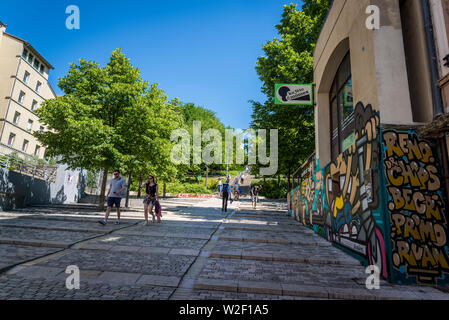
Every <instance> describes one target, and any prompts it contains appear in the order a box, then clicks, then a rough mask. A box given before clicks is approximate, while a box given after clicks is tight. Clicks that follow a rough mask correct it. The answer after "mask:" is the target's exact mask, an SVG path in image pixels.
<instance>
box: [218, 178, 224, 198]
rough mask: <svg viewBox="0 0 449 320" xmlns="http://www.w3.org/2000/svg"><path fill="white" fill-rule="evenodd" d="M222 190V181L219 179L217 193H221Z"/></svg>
mask: <svg viewBox="0 0 449 320" xmlns="http://www.w3.org/2000/svg"><path fill="white" fill-rule="evenodd" d="M222 190H223V182H221V179H220V180H218V194H220V195H221V191H222Z"/></svg>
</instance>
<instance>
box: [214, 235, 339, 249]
mask: <svg viewBox="0 0 449 320" xmlns="http://www.w3.org/2000/svg"><path fill="white" fill-rule="evenodd" d="M218 240H224V241H238V242H255V243H277V244H294V245H301V246H317V247H332V244H330V243H329V244H327V243H316V242H301V241H290V240H266V239H249V238H237V237H219V238H218Z"/></svg>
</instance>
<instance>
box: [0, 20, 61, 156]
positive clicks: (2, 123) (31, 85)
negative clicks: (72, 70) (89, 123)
mask: <svg viewBox="0 0 449 320" xmlns="http://www.w3.org/2000/svg"><path fill="white" fill-rule="evenodd" d="M51 69H53V67H52V66H51V64H50V63H49V62H48V61H47V60H45V58H44V57H42V56H41V55H40V54H39V52H37V51H36V49H34V48H33V47H32V46H31V45H30V44H29V43H28V42H26V41H25V40H22V39H20V38H18V37H16V36H13V35H11V34H9V33H6V25H5V24H4V23H2V22H0V84H1V85H0V154H10V153H11V152H14V151H15V152H17V153H18V154H19V155H20V156H22V157H27V156H29V157H33V156H37V157H39V158H41V159H42V158H44V156H45V148H44V147H43V146H41V145H40V144H39V142H38V140H37V139H36V138H35V137H34V136H33V132H35V131H39V130H44V126H43V125H42V124H40V123H39V119H38V117H37V116H36V114H35V113H34V111H35V110H37V109H38V108H40V106H41V104H42V102H43V101H45V100H47V99H53V98H55V97H56V95H55V93H54V91H53V89H52V88H51V86H50V83H49V82H48V77H49V72H50V70H51Z"/></svg>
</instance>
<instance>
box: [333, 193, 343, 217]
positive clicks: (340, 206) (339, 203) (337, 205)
mask: <svg viewBox="0 0 449 320" xmlns="http://www.w3.org/2000/svg"><path fill="white" fill-rule="evenodd" d="M344 204H345V202H344V201H343V196H339V197H337V198H336V199H335V205H334V218H336V217H337V213H338V210H341V209H343V206H344Z"/></svg>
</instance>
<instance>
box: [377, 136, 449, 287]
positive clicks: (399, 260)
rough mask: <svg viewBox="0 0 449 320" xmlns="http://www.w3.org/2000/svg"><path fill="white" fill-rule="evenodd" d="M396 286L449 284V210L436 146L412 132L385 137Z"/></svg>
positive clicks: (387, 189) (387, 190) (383, 143)
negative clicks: (402, 284) (448, 241)
mask: <svg viewBox="0 0 449 320" xmlns="http://www.w3.org/2000/svg"><path fill="white" fill-rule="evenodd" d="M382 145H383V153H384V157H383V159H384V173H385V177H386V192H387V196H388V213H389V217H390V226H391V245H392V252H391V259H392V268H393V275H392V277H393V278H394V280H395V281H398V282H404V283H429V284H440V283H447V282H448V280H449V279H448V274H449V251H448V243H447V235H448V225H447V217H446V213H447V212H446V207H445V202H444V200H443V194H442V191H441V188H442V186H441V181H442V180H441V176H440V170H439V169H438V168H440V166H439V165H438V157H437V154H436V150H435V148H434V147H433V146H432V143H431V142H430V141H427V140H423V139H419V138H418V137H417V135H416V134H415V133H414V132H413V131H411V130H408V131H404V130H386V131H384V132H383V133H382Z"/></svg>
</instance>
